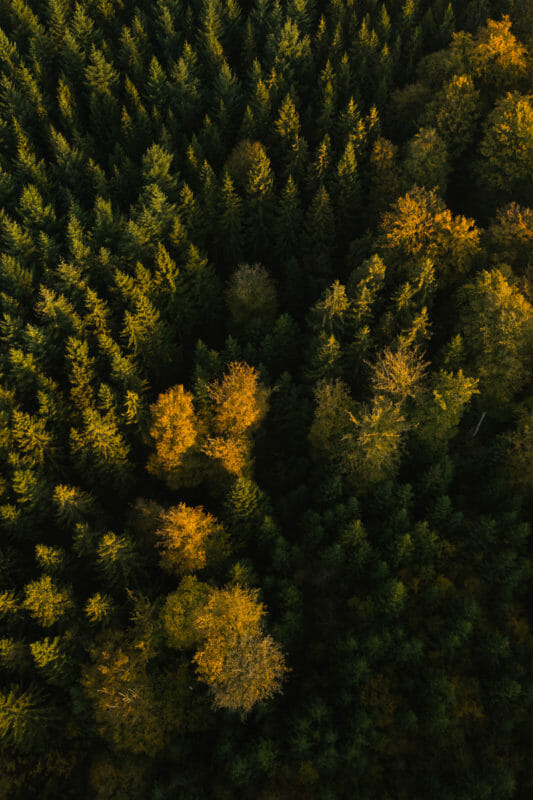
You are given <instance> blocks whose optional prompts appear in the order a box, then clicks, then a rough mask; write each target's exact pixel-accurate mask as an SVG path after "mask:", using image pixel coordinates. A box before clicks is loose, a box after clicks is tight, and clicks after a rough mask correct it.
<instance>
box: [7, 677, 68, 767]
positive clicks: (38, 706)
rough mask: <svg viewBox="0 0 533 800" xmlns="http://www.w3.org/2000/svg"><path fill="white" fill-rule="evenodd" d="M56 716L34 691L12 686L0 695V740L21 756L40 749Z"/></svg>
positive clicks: (31, 688)
mask: <svg viewBox="0 0 533 800" xmlns="http://www.w3.org/2000/svg"><path fill="white" fill-rule="evenodd" d="M55 716H56V715H55V713H54V711H53V709H52V708H51V707H47V706H46V705H44V703H43V698H42V696H40V695H39V693H38V692H37V691H36V690H35V689H34V688H33V687H30V688H28V689H23V688H22V687H21V686H12V687H10V688H9V689H8V690H7V691H6V690H3V691H2V692H0V737H1V739H2V740H3V742H4V744H5V745H7V746H11V747H15V748H16V749H17V750H21V751H23V752H24V751H29V750H31V749H32V748H33V747H35V746H39V745H40V746H42V745H43V744H44V742H45V741H46V734H47V733H49V732H50V723H51V722H53V721H54V717H55Z"/></svg>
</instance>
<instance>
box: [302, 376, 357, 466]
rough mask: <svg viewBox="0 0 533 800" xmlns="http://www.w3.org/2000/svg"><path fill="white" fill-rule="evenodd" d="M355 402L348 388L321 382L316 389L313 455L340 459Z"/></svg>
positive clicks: (311, 434) (312, 442)
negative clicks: (338, 457)
mask: <svg viewBox="0 0 533 800" xmlns="http://www.w3.org/2000/svg"><path fill="white" fill-rule="evenodd" d="M352 410H353V400H352V398H351V396H350V392H349V390H348V387H347V386H346V384H344V383H343V382H342V381H340V380H336V381H335V382H328V381H325V380H324V381H321V382H320V383H319V384H318V385H317V386H316V389H315V414H314V418H313V424H312V425H311V429H310V431H309V442H310V445H311V452H312V453H313V454H314V455H315V456H316V457H320V456H326V458H328V457H329V458H333V457H335V456H340V453H341V446H342V445H341V443H342V441H343V439H344V437H345V436H346V435H347V434H348V432H349V430H350V427H351V425H350V414H351V412H352Z"/></svg>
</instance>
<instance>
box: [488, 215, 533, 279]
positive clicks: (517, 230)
mask: <svg viewBox="0 0 533 800" xmlns="http://www.w3.org/2000/svg"><path fill="white" fill-rule="evenodd" d="M488 232H489V242H490V250H491V255H492V258H493V260H495V261H496V262H499V263H504V264H510V265H511V266H514V267H516V268H517V269H520V270H524V269H526V268H527V267H528V265H529V264H532V263H533V209H531V208H525V207H524V206H519V205H518V203H514V202H513V203H509V205H507V206H505V207H504V208H500V209H498V211H497V212H496V219H494V220H493V221H492V222H491V224H490V227H489V231H488Z"/></svg>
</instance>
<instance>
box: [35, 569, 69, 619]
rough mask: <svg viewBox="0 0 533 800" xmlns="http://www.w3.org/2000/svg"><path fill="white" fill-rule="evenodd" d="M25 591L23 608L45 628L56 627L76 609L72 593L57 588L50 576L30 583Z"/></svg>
mask: <svg viewBox="0 0 533 800" xmlns="http://www.w3.org/2000/svg"><path fill="white" fill-rule="evenodd" d="M24 591H25V594H26V597H25V599H24V602H23V603H22V605H23V607H24V608H25V609H26V610H27V611H28V612H29V614H30V615H31V616H32V617H33V618H34V619H35V620H36V622H38V623H39V625H42V626H43V628H49V627H51V626H52V625H55V623H56V622H58V621H59V620H60V619H62V617H64V616H65V615H66V614H68V613H70V611H71V610H72V609H73V607H74V603H73V601H72V594H71V591H70V590H69V589H60V588H59V587H58V586H56V584H55V583H54V581H53V580H52V578H51V577H50V575H43V577H42V578H40V579H39V580H36V581H32V582H31V583H28V584H27V585H26V586H25V588H24Z"/></svg>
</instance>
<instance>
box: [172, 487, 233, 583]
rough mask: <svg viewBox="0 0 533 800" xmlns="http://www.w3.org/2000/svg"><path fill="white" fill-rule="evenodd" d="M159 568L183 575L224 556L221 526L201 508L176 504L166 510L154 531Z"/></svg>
mask: <svg viewBox="0 0 533 800" xmlns="http://www.w3.org/2000/svg"><path fill="white" fill-rule="evenodd" d="M156 536H157V538H158V548H159V551H160V553H161V559H160V564H161V567H162V568H163V569H165V570H167V571H169V572H175V573H177V574H178V575H184V574H187V573H189V572H196V571H198V570H201V569H203V568H204V567H205V566H206V565H207V566H209V565H211V564H212V561H215V563H216V562H217V561H220V559H221V558H223V557H224V555H226V554H227V553H228V541H227V537H226V535H225V532H224V529H223V527H222V526H221V525H220V523H219V522H217V520H216V519H215V517H213V515H212V514H209V513H206V512H205V511H204V510H203V508H202V507H201V506H200V507H197V508H192V507H191V506H187V505H185V503H180V504H179V505H178V506H174V507H172V508H169V509H167V510H166V511H165V512H164V513H163V514H162V516H161V521H160V524H159V526H158V528H157V530H156Z"/></svg>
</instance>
